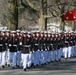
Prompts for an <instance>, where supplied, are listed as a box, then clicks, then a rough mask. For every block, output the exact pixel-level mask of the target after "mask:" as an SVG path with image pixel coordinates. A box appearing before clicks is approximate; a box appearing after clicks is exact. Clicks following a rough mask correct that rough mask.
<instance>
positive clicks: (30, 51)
mask: <svg viewBox="0 0 76 75" xmlns="http://www.w3.org/2000/svg"><path fill="white" fill-rule="evenodd" d="M62 56H64V58H65V59H67V58H70V57H74V56H76V33H75V32H69V33H65V32H60V33H51V32H50V31H31V32H29V31H28V32H27V31H20V30H17V31H10V30H7V31H0V64H1V66H2V68H5V66H6V63H7V66H11V67H12V68H13V69H14V68H15V67H18V68H19V67H20V65H21V63H22V67H23V70H24V71H26V69H27V68H31V67H32V66H33V67H38V66H40V65H45V64H47V63H50V62H54V61H56V62H58V61H60V60H61V57H62Z"/></svg>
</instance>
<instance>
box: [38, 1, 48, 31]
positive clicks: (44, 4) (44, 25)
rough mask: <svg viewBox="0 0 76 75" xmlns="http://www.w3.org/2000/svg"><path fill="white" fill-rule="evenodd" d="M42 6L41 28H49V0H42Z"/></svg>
mask: <svg viewBox="0 0 76 75" xmlns="http://www.w3.org/2000/svg"><path fill="white" fill-rule="evenodd" d="M41 4H42V8H41V10H40V18H39V29H40V30H47V18H46V15H47V0H42V2H41Z"/></svg>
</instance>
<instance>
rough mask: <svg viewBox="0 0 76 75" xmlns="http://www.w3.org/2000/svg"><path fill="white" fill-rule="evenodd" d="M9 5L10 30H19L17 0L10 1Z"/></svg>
mask: <svg viewBox="0 0 76 75" xmlns="http://www.w3.org/2000/svg"><path fill="white" fill-rule="evenodd" d="M8 3H9V8H8V10H9V15H8V16H9V17H8V27H7V28H8V29H10V30H17V29H18V7H17V0H8Z"/></svg>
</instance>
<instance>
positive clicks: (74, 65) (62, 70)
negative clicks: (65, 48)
mask: <svg viewBox="0 0 76 75" xmlns="http://www.w3.org/2000/svg"><path fill="white" fill-rule="evenodd" d="M0 75H76V58H71V59H67V60H65V59H63V58H62V59H61V61H60V62H54V63H50V64H47V65H45V66H43V67H38V68H31V69H30V70H27V71H25V72H24V71H23V70H22V69H14V70H13V69H11V67H9V68H7V67H6V68H5V69H2V68H1V67H0Z"/></svg>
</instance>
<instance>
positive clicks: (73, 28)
mask: <svg viewBox="0 0 76 75" xmlns="http://www.w3.org/2000/svg"><path fill="white" fill-rule="evenodd" d="M72 31H75V22H74V21H72Z"/></svg>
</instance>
